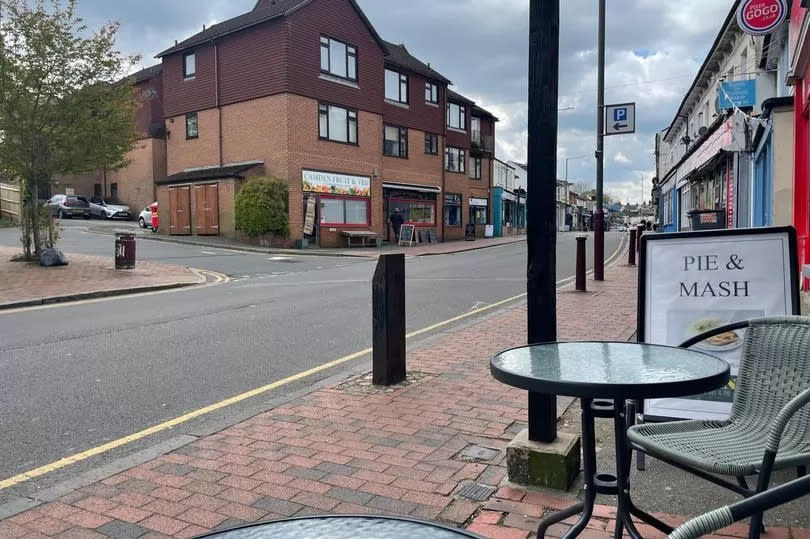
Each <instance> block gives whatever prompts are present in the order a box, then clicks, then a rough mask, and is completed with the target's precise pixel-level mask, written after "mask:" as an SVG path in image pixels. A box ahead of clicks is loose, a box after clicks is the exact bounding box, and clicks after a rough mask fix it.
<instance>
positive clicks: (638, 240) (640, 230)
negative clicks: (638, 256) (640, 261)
mask: <svg viewBox="0 0 810 539" xmlns="http://www.w3.org/2000/svg"><path fill="white" fill-rule="evenodd" d="M643 234H644V225H638V235H636V251H638V252H641V236H642V235H643Z"/></svg>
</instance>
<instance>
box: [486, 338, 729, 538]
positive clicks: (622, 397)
mask: <svg viewBox="0 0 810 539" xmlns="http://www.w3.org/2000/svg"><path fill="white" fill-rule="evenodd" d="M490 371H491V373H492V376H493V377H495V379H497V380H499V381H501V382H503V383H505V384H507V385H510V386H513V387H518V388H521V389H526V390H528V391H529V392H534V393H538V394H545V395H564V396H569V397H578V398H579V399H580V400H581V403H582V467H583V474H584V480H585V487H584V489H585V496H584V499H583V501H581V502H579V503H577V504H575V505H573V506H572V507H569V508H568V509H565V510H563V511H559V512H557V513H554V514H552V515H549V516H548V517H546V518H545V519H543V520H541V522H540V526H539V527H538V530H537V535H538V537H543V536H544V535H545V531H546V530H547V529H548V527H549V526H551V525H552V524H555V523H557V522H561V521H563V520H565V519H567V518H569V517H572V516H574V515H577V514H581V517H580V519H579V520H578V521H577V523H576V524H575V525H574V526H573V527H572V528H571V530H569V531H568V533H567V534H566V535H565V537H566V538H569V537H576V536H577V535H579V533H580V532H582V530H583V529H585V526H586V525H587V523H588V521H590V519H591V516H592V514H593V506H594V502H595V499H596V494H610V495H615V496H616V497H617V500H618V504H617V505H618V507H617V510H618V515H617V517H616V530H615V537H617V538H621V536H622V529H623V528H626V529H627V533H629V534H630V536H631V537H636V538H637V537H641V536H640V535H639V533H638V530H636V527H635V526H634V525H633V520H632V517H631V514H632V515H635V516H637V517H639V518H640V519H642V520H644V521H646V522H649V523H651V524H653V525H654V526H656V527H660V526H661V525H663V526H666V525H665V524H663V523H661V522H660V521H658V520H657V519H655V518H654V517H653V516H652V515H649V514H647V513H645V512H644V511H642V510H640V509H638V508H637V507H635V506H634V505H633V503H632V500H631V499H630V481H629V477H630V448H629V446H628V442H627V437H626V431H627V427H628V423H629V422H631V421H632V416H633V415H634V412H633V410H632V404H630V405H629V406H628V405H626V404H625V403H626V402H627V401H628V400H630V401H633V400H644V399H648V398H659V397H660V398H664V397H683V396H687V395H696V394H699V393H705V392H706V391H711V390H712V389H717V388H719V387H722V386H723V385H725V384H726V383H727V382H728V380H729V376H730V373H729V366H728V364H727V363H726V362H725V361H722V360H720V359H718V358H716V357H714V356H710V355H708V354H704V353H702V352H696V351H693V350H686V349H683V348H673V347H669V346H660V345H651V344H640V343H626V342H620V343H612V342H566V343H549V344H538V345H532V346H524V347H520V348H514V349H512V350H506V351H504V352H501V353H500V354H498V355H496V356H495V357H493V358H492V359H491V360H490ZM628 408H629V410H628ZM597 417H606V418H611V417H612V418H613V422H614V434H615V444H616V473H615V474H607V473H598V472H597V465H596V436H595V425H594V420H595V418H597ZM531 421H532V418H529V422H530V423H531ZM670 529H671V528H670Z"/></svg>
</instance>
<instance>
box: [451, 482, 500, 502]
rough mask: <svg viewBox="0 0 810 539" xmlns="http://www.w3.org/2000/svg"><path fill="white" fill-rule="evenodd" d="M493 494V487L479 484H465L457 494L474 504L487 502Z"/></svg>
mask: <svg viewBox="0 0 810 539" xmlns="http://www.w3.org/2000/svg"><path fill="white" fill-rule="evenodd" d="M493 492H495V487H491V486H489V485H482V484H481V483H467V484H466V485H464V486H463V487H461V489H460V490H459V491H458V494H459V496H464V497H465V498H469V499H470V500H474V501H476V502H483V501H486V500H488V499H489V497H490V496H492V493H493Z"/></svg>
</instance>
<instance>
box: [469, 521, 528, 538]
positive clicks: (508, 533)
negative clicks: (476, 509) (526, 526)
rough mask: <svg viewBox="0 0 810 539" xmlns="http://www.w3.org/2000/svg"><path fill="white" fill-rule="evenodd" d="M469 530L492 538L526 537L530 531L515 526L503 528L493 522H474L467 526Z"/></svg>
mask: <svg viewBox="0 0 810 539" xmlns="http://www.w3.org/2000/svg"><path fill="white" fill-rule="evenodd" d="M467 530H468V531H471V532H473V533H477V534H479V535H482V536H484V537H489V538H491V539H526V537H528V533H527V532H525V531H523V530H516V529H514V528H503V527H501V526H493V525H491V524H479V523H473V524H471V525H469V526H467Z"/></svg>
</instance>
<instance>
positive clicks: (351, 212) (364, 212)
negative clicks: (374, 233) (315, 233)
mask: <svg viewBox="0 0 810 539" xmlns="http://www.w3.org/2000/svg"><path fill="white" fill-rule="evenodd" d="M369 213H370V212H369V200H368V199H367V198H362V199H361V198H356V197H331V196H330V197H327V196H323V195H322V196H321V224H322V225H327V226H334V225H337V226H339V225H364V226H369V224H370V220H369Z"/></svg>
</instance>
